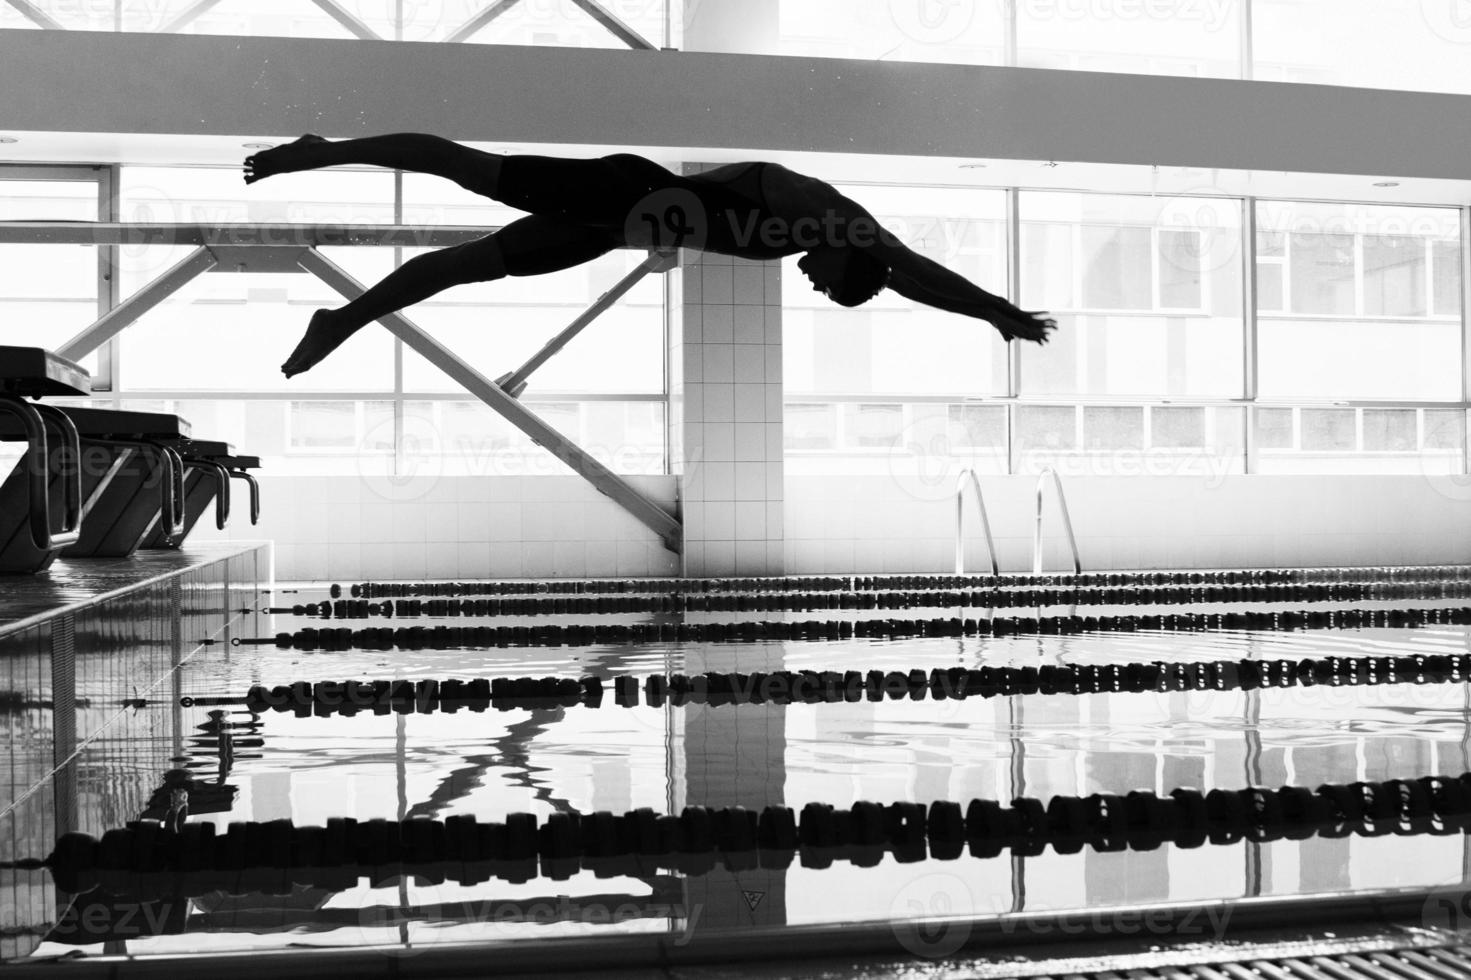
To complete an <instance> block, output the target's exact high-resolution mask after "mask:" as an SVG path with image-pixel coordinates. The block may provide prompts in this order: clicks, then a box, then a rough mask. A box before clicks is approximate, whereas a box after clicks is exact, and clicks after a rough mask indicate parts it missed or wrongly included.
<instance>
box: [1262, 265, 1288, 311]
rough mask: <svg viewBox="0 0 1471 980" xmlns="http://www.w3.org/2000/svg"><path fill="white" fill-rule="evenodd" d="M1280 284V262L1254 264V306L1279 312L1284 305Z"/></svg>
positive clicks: (1284, 298)
mask: <svg viewBox="0 0 1471 980" xmlns="http://www.w3.org/2000/svg"><path fill="white" fill-rule="evenodd" d="M1282 286H1283V283H1282V263H1281V262H1258V263H1257V264H1256V307H1257V309H1258V310H1262V311H1271V312H1273V313H1280V312H1281V311H1282V310H1283V308H1284V307H1285V305H1286V297H1285V296H1284V295H1283V293H1282Z"/></svg>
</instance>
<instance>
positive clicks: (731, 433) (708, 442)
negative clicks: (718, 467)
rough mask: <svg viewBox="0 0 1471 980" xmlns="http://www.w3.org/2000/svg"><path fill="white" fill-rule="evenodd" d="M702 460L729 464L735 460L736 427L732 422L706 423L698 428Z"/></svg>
mask: <svg viewBox="0 0 1471 980" xmlns="http://www.w3.org/2000/svg"><path fill="white" fill-rule="evenodd" d="M699 435H700V446H701V449H702V451H703V452H702V455H703V458H705V459H707V460H709V461H710V462H714V463H730V462H734V461H735V458H736V454H735V449H736V426H735V423H733V422H706V423H704V424H703V425H701V426H700V428H699Z"/></svg>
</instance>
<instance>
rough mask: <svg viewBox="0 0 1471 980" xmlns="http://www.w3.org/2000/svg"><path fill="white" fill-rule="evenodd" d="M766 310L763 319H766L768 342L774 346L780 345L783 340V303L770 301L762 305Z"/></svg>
mask: <svg viewBox="0 0 1471 980" xmlns="http://www.w3.org/2000/svg"><path fill="white" fill-rule="evenodd" d="M762 309H763V310H764V311H765V314H764V316H763V317H762V319H764V320H765V321H766V342H767V343H768V344H771V345H774V346H780V345H781V340H782V308H781V304H780V303H777V304H774V305H773V304H771V303H768V304H766V306H764V307H762Z"/></svg>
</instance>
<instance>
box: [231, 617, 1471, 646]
mask: <svg viewBox="0 0 1471 980" xmlns="http://www.w3.org/2000/svg"><path fill="white" fill-rule="evenodd" d="M1467 624H1471V607H1468V606H1457V607H1448V608H1438V609H1422V608H1412V609H1332V610H1309V609H1297V610H1248V611H1245V612H1206V613H1200V612H1181V613H1168V614H1158V613H1157V614H1146V615H1123V616H1078V615H1066V616H1015V617H1011V616H998V617H995V618H992V619H964V618H961V617H959V616H952V617H944V618H932V619H859V620H838V619H827V620H817V619H809V620H799V621H788V620H776V621H771V620H761V621H756V620H747V621H744V622H734V623H596V624H587V623H574V624H568V625H563V624H561V623H549V624H541V625H531V626H526V625H518V626H398V627H387V626H372V627H367V628H364V629H351V628H349V627H345V626H343V627H330V628H323V629H318V628H316V627H307V628H305V629H300V630H296V631H295V632H289V633H287V632H283V633H277V634H276V635H275V636H265V637H244V638H240V637H237V638H235V639H233V640H231V641H230V642H231V643H233V644H235V645H237V646H238V645H240V644H246V645H256V646H276V647H280V648H281V649H283V650H284V649H296V650H325V651H343V650H354V649H357V650H393V649H398V650H452V649H461V648H471V649H485V648H488V647H557V646H591V645H625V644H643V643H686V642H689V643H723V642H732V643H758V642H765V641H785V640H808V641H816V640H847V639H853V638H859V639H908V638H913V637H935V636H940V637H945V636H952V637H953V636H997V637H1004V636H1028V635H1033V634H1041V635H1068V636H1070V635H1076V634H1080V633H1134V632H1139V631H1154V632H1158V631H1162V630H1163V631H1169V632H1219V631H1223V630H1231V631H1235V630H1255V631H1268V630H1271V631H1283V632H1288V631H1294V630H1312V629H1364V628H1381V627H1391V628H1396V629H1402V628H1407V627H1418V626H1445V625H1458V626H1463V625H1467Z"/></svg>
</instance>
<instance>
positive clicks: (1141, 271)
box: [1019, 192, 1243, 398]
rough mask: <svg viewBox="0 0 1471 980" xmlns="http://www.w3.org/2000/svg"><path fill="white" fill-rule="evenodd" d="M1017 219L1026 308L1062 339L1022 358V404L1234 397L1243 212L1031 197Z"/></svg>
mask: <svg viewBox="0 0 1471 980" xmlns="http://www.w3.org/2000/svg"><path fill="white" fill-rule="evenodd" d="M1182 204H1183V205H1184V206H1182ZM1019 209H1020V215H1021V273H1022V301H1021V305H1022V307H1023V308H1025V309H1045V310H1049V311H1051V312H1052V313H1053V314H1054V315H1055V316H1056V318H1057V320H1058V324H1059V328H1060V329H1059V330H1058V333H1057V335H1056V339H1055V341H1054V342H1053V343H1051V344H1049V345H1048V346H1047V347H1046V348H1041V349H1039V348H1036V347H1034V346H1031V347H1026V348H1023V350H1022V371H1021V389H1020V390H1021V394H1024V395H1080V396H1105V397H1130V396H1132V397H1140V396H1159V397H1162V396H1170V397H1214V398H1222V397H1233V396H1239V395H1240V394H1241V392H1242V359H1243V345H1242V325H1243V318H1242V314H1241V309H1242V295H1243V294H1242V285H1241V281H1242V280H1241V276H1242V272H1241V261H1240V256H1241V206H1240V202H1238V201H1234V200H1229V199H1220V198H1171V199H1167V200H1157V199H1155V198H1149V197H1122V196H1113V195H1104V194H1058V193H1041V192H1035V193H1032V192H1028V193H1022V194H1021V195H1020V199H1019Z"/></svg>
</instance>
